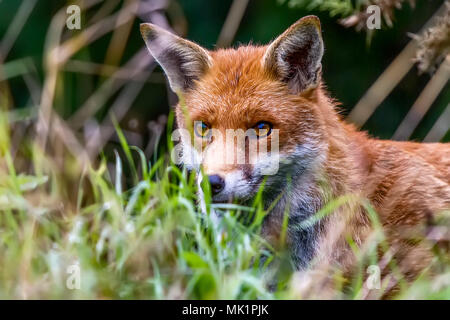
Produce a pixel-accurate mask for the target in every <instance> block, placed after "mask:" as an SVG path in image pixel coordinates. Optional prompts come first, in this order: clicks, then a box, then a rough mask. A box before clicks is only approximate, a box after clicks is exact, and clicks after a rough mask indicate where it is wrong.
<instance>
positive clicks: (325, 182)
mask: <svg viewBox="0 0 450 320" xmlns="http://www.w3.org/2000/svg"><path fill="white" fill-rule="evenodd" d="M311 95H312V96H311V98H312V99H316V101H317V105H318V106H319V108H320V110H319V112H321V114H323V115H326V116H325V117H323V118H322V120H321V121H322V123H321V126H322V130H323V132H326V134H325V137H324V142H325V143H324V144H323V146H322V149H321V151H320V153H319V154H318V155H316V157H317V158H318V159H316V161H315V162H314V164H313V165H312V166H310V167H307V168H300V169H299V170H294V172H297V173H298V174H294V175H293V176H291V179H290V180H291V181H289V183H285V184H284V186H285V187H284V188H283V189H282V190H280V192H279V193H278V194H277V193H274V192H273V190H271V189H270V188H269V192H268V193H269V194H270V195H267V197H266V199H267V202H266V204H265V205H266V207H268V206H270V205H272V206H273V201H277V202H276V205H275V206H273V209H272V210H271V212H270V213H268V215H267V217H266V220H265V223H264V225H263V229H262V232H263V235H264V236H265V237H266V238H268V240H269V241H271V242H272V243H277V242H278V244H280V243H279V240H280V230H282V228H283V221H284V217H285V215H286V214H288V224H287V225H288V237H287V238H286V241H287V243H286V244H287V245H288V247H290V249H291V252H292V258H293V260H294V264H295V266H296V267H297V268H299V269H304V268H307V267H308V265H309V263H310V262H311V260H312V259H313V258H314V256H315V255H316V252H317V249H318V247H319V246H320V235H321V234H322V233H323V232H324V229H325V228H326V227H327V221H328V220H329V219H328V217H326V218H324V219H323V220H322V221H320V222H318V223H315V224H312V225H306V226H305V225H304V222H305V221H306V220H307V219H308V218H311V217H313V216H314V215H315V214H316V213H317V212H318V211H319V210H320V209H321V208H323V206H324V205H325V204H326V203H327V202H329V201H331V200H333V199H336V198H337V197H339V196H343V195H348V194H359V193H360V192H361V190H362V188H363V186H362V184H361V181H364V179H362V177H363V176H364V175H365V174H366V171H367V170H366V168H367V164H366V163H365V162H364V161H365V159H367V157H366V156H365V153H366V151H365V150H364V148H363V145H364V140H365V139H367V137H366V135H365V134H364V133H362V132H358V131H357V130H356V129H355V128H354V127H353V126H351V125H348V124H346V123H345V122H344V121H342V120H341V119H340V117H339V115H338V113H337V112H336V111H335V104H334V103H333V101H332V100H331V99H330V98H329V97H328V96H327V94H326V92H325V91H324V90H323V89H322V88H321V87H319V88H317V89H316V90H314V92H312V93H311ZM280 245H284V244H280Z"/></svg>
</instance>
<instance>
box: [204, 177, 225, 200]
mask: <svg viewBox="0 0 450 320" xmlns="http://www.w3.org/2000/svg"><path fill="white" fill-rule="evenodd" d="M208 179H209V183H210V184H211V192H212V194H213V195H216V194H218V193H219V192H220V191H222V190H223V188H225V180H223V179H222V177H221V176H219V175H217V174H213V175H210V176H208Z"/></svg>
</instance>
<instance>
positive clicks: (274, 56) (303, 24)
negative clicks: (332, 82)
mask: <svg viewBox="0 0 450 320" xmlns="http://www.w3.org/2000/svg"><path fill="white" fill-rule="evenodd" d="M323 50H324V49H323V41H322V35H321V30H320V21H319V18H317V17H316V16H307V17H303V18H302V19H300V20H299V21H297V22H296V23H294V24H293V25H292V26H291V27H290V28H289V29H288V30H286V31H285V32H284V33H283V34H282V35H281V36H279V37H278V38H277V39H275V41H274V42H272V43H271V44H270V45H269V47H268V48H267V51H266V54H265V56H264V60H263V63H264V66H265V67H266V68H267V69H269V70H270V71H271V72H274V73H275V74H276V76H277V77H278V78H280V80H282V81H283V82H286V83H287V84H288V86H289V88H290V89H291V91H293V93H294V94H298V93H300V92H302V91H304V90H306V89H309V88H314V87H316V86H317V85H318V83H319V80H320V73H321V69H322V65H321V60H322V55H323Z"/></svg>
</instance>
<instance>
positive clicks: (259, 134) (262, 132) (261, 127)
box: [253, 121, 272, 139]
mask: <svg viewBox="0 0 450 320" xmlns="http://www.w3.org/2000/svg"><path fill="white" fill-rule="evenodd" d="M253 129H254V130H255V132H256V138H258V139H259V138H264V137H267V136H269V135H270V134H271V133H272V124H271V123H269V122H266V121H260V122H258V123H257V124H256V125H255V126H254V127H253Z"/></svg>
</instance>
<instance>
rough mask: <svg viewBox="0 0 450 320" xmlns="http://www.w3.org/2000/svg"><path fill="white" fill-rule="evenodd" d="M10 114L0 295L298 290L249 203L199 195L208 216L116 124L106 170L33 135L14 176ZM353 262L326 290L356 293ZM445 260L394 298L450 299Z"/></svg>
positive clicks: (231, 295) (179, 177) (177, 175)
mask: <svg viewBox="0 0 450 320" xmlns="http://www.w3.org/2000/svg"><path fill="white" fill-rule="evenodd" d="M7 116H8V113H6V112H1V126H0V130H1V135H0V137H1V141H0V143H1V145H0V148H1V159H2V160H1V167H0V168H1V171H0V172H1V177H0V181H1V182H0V195H1V196H0V265H1V266H2V267H1V269H0V298H1V299H11V298H12V299H22V298H24V299H36V298H43V299H56V298H58V299H60V298H64V299H81V298H83V299H281V298H282V299H292V298H300V297H299V296H298V294H297V293H296V286H298V285H299V283H298V282H296V279H297V277H298V274H296V273H294V272H293V271H292V268H290V265H289V262H288V259H286V252H285V251H283V250H279V249H277V250H275V249H274V248H272V247H270V245H269V244H267V243H266V242H265V241H264V240H263V239H262V238H261V237H260V236H259V231H260V226H261V221H262V218H263V216H264V214H265V212H264V211H263V210H262V209H261V206H259V205H258V203H257V202H256V203H255V205H254V206H253V207H250V208H249V207H242V206H237V205H214V204H211V203H209V201H208V199H209V197H208V196H206V197H205V201H206V203H205V205H206V208H207V211H208V212H207V213H201V212H199V209H198V207H199V206H198V199H197V197H196V183H195V180H194V176H193V175H188V174H187V173H186V172H184V171H183V170H182V169H180V168H178V167H177V166H175V165H173V164H171V163H170V160H169V159H168V157H167V156H165V155H167V153H163V154H161V156H160V157H155V158H154V159H155V161H153V162H152V161H148V160H147V159H146V158H145V156H144V154H143V152H142V151H140V150H139V149H137V148H134V147H132V146H129V145H128V144H127V142H126V140H125V138H124V136H123V134H122V133H121V131H120V129H117V130H118V131H117V132H118V136H119V138H120V141H121V149H122V150H121V152H120V155H119V153H116V160H115V161H116V163H115V166H114V168H111V170H108V168H107V161H106V158H105V157H103V158H102V159H101V161H99V163H97V164H96V165H95V166H90V165H83V163H82V162H81V161H79V160H77V159H76V158H74V157H71V158H65V160H64V161H63V167H61V166H60V165H57V164H56V163H55V158H54V157H51V156H49V155H48V154H46V153H42V152H41V150H40V149H39V147H38V146H37V145H36V143H35V141H33V139H30V140H28V143H23V144H22V145H21V147H20V149H21V150H20V151H18V152H19V153H20V154H21V156H22V157H25V156H28V157H29V158H28V159H27V161H29V162H30V163H31V164H32V165H31V167H30V168H29V170H28V173H25V172H21V171H20V169H18V168H16V167H15V165H14V163H13V162H12V158H13V157H12V155H11V142H10V133H9V128H10V126H9V122H8V120H7ZM171 147H172V146H170V144H169V148H171ZM16 157H18V156H16ZM122 158H123V159H125V160H123V159H122ZM111 175H113V176H111ZM63 176H65V178H64V179H63V178H62V177H63ZM125 177H127V178H128V179H125ZM127 181H128V183H129V184H130V185H131V187H129V188H128V189H124V188H123V186H124V185H127ZM345 201H346V199H337V200H336V201H334V202H332V203H330V204H329V205H327V206H326V207H325V208H324V211H321V212H319V213H318V216H319V217H320V216H323V215H326V214H327V213H328V212H331V211H333V210H334V209H335V208H336V207H338V206H340V205H342V204H343V203H345ZM220 206H222V208H220ZM212 210H214V212H221V213H222V217H221V218H220V219H219V218H217V214H213V211H212ZM368 210H369V212H371V211H370V207H368ZM371 215H372V217H373V218H374V219H375V220H376V214H375V213H374V212H371ZM249 217H253V218H249ZM249 222H250V223H249ZM349 241H351V240H349ZM382 241H383V237H382V236H381V237H378V238H377V239H375V240H374V243H377V244H379V243H381V242H382ZM350 244H351V242H350ZM373 248H375V249H376V248H377V245H374V246H373ZM358 250H359V249H357V248H356V247H355V254H356V255H358V254H359V253H358ZM447 259H448V257H447ZM438 260H439V261H440V260H442V259H439V255H436V262H437V261H438ZM375 262H376V261H375ZM362 263H363V262H362V260H361V268H360V271H361V272H360V274H359V276H358V277H356V278H355V281H354V282H353V283H352V284H351V285H350V286H348V285H347V289H346V290H341V289H340V288H341V287H342V283H340V282H339V280H336V281H335V284H336V287H335V296H334V297H335V298H346V299H349V298H354V299H359V298H363V296H362V295H361V294H362V290H363V281H362V279H363V274H364V268H363V267H362V266H363V264H362ZM448 266H449V265H448V261H447V264H441V269H440V271H441V272H440V275H439V276H438V277H433V278H431V277H430V275H429V274H428V273H424V275H423V276H422V277H421V278H419V280H418V281H416V282H414V283H413V284H412V285H410V284H408V285H407V286H406V287H404V288H403V290H402V291H401V293H400V295H399V296H398V297H401V298H438V299H449V298H450V289H449V288H450V287H449V286H448V280H449V276H450V272H449V268H448ZM74 270H75V271H74ZM77 275H79V280H80V282H79V283H78V282H77V280H76V279H77V278H76V276H77ZM338 275H339V272H338V270H337V271H336V274H335V275H333V276H334V277H335V278H336V279H339V278H338ZM446 281H447V282H446ZM442 283H443V284H444V285H442ZM445 283H447V285H445Z"/></svg>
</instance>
